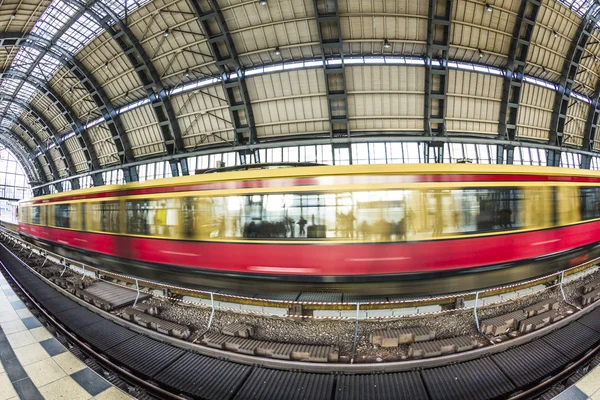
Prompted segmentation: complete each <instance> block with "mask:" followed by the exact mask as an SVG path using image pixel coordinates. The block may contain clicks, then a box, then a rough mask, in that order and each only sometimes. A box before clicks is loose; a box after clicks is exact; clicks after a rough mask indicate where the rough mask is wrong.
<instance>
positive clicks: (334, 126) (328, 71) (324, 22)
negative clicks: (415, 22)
mask: <svg viewBox="0 0 600 400" xmlns="http://www.w3.org/2000/svg"><path fill="white" fill-rule="evenodd" d="M313 4H314V7H315V16H316V20H317V31H318V32H319V43H320V45H321V60H322V61H323V72H324V73H325V89H326V93H327V110H328V112H329V136H330V137H331V139H334V138H348V139H349V138H350V119H349V117H348V91H347V89H346V69H345V64H344V48H343V42H342V28H341V24H340V14H339V10H338V3H337V0H313ZM328 57H336V58H340V59H341V63H340V64H330V63H328V62H327V58H328ZM340 146H343V144H342V143H339V144H338V145H337V148H340ZM346 147H347V148H348V155H349V159H350V163H352V147H351V146H350V143H349V141H348V143H347V145H346ZM332 156H333V163H334V164H335V162H336V160H335V152H333V155H332Z"/></svg>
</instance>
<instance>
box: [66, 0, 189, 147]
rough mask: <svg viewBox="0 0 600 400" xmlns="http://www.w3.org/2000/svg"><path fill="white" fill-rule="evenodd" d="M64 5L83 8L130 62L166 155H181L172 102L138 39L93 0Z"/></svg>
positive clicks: (102, 5)
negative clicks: (142, 90)
mask: <svg viewBox="0 0 600 400" xmlns="http://www.w3.org/2000/svg"><path fill="white" fill-rule="evenodd" d="M67 2H68V3H71V4H75V5H77V6H78V7H85V8H86V10H85V12H86V13H87V14H88V15H89V16H90V17H91V18H92V19H94V20H95V21H96V22H97V23H98V24H99V25H100V26H101V27H102V28H103V29H104V30H105V31H106V32H107V33H108V34H109V35H110V36H111V37H112V39H113V40H114V41H115V42H116V43H117V44H118V45H119V47H120V48H121V51H122V52H123V54H125V55H126V56H127V58H128V59H129V62H130V63H131V65H132V66H133V69H134V71H135V72H136V73H137V75H138V77H139V79H140V81H141V82H142V85H143V87H144V89H145V90H146V93H147V95H148V98H149V99H150V101H151V104H152V109H153V110H154V113H155V115H156V119H157V121H158V125H159V128H160V130H161V133H162V137H163V140H164V144H165V148H166V152H167V154H178V153H183V152H184V151H185V149H184V145H183V139H182V137H181V129H180V127H179V122H178V121H177V117H176V116H175V111H174V110H173V105H172V104H171V99H170V98H169V96H168V94H167V91H166V90H165V88H164V86H163V84H162V81H161V79H160V75H159V74H158V72H157V71H156V68H155V67H154V64H153V63H152V61H151V59H150V57H149V56H148V54H147V53H146V50H144V48H143V47H142V45H141V43H140V41H139V40H138V38H137V37H136V36H135V35H134V34H133V33H132V32H131V30H130V29H129V27H128V26H127V25H126V24H125V23H123V21H121V19H120V18H119V16H118V15H116V14H115V13H114V12H113V11H112V10H111V9H110V8H109V7H107V6H106V5H105V4H103V3H102V2H100V1H96V0H94V1H92V2H90V3H88V4H84V3H83V2H81V1H80V0H67ZM99 12H101V14H99Z"/></svg>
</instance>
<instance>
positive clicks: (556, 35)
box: [552, 29, 558, 39]
mask: <svg viewBox="0 0 600 400" xmlns="http://www.w3.org/2000/svg"><path fill="white" fill-rule="evenodd" d="M552 33H553V34H554V39H556V38H557V37H558V32H556V31H555V30H554V29H552Z"/></svg>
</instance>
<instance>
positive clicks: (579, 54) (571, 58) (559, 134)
mask: <svg viewBox="0 0 600 400" xmlns="http://www.w3.org/2000/svg"><path fill="white" fill-rule="evenodd" d="M599 18H600V4H598V3H596V2H594V3H593V4H592V5H591V6H590V8H589V10H588V12H587V13H586V15H585V16H584V18H583V20H582V21H581V24H580V25H579V27H578V28H577V33H576V34H575V37H574V38H573V42H572V43H571V46H570V47H569V52H568V53H567V58H566V59H565V63H564V66H563V70H562V73H561V76H560V86H559V90H558V92H557V93H556V97H555V100H554V108H553V111H552V119H551V122H550V135H549V136H550V137H549V142H550V144H551V145H554V146H556V147H557V148H558V149H557V150H554V151H551V152H549V153H548V166H555V167H558V166H560V158H561V150H560V148H561V147H562V145H563V136H564V130H565V123H566V120H567V113H568V110H569V101H570V100H571V91H572V89H573V84H574V83H575V79H576V77H577V73H578V69H579V63H580V62H581V60H582V59H583V56H584V54H585V48H586V46H587V44H588V41H589V39H590V37H591V36H592V33H593V31H594V28H595V26H596V23H597V22H598V19H599Z"/></svg>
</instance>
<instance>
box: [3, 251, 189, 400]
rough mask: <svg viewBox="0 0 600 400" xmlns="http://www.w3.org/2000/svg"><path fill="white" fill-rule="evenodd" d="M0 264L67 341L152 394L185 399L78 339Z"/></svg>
mask: <svg viewBox="0 0 600 400" xmlns="http://www.w3.org/2000/svg"><path fill="white" fill-rule="evenodd" d="M2 247H4V248H5V249H6V250H7V251H9V252H10V253H11V254H12V252H11V251H10V250H8V249H7V248H6V246H4V245H2ZM13 255H14V254H13ZM0 266H1V267H2V269H4V272H5V274H6V275H7V276H8V277H9V278H10V279H11V280H12V281H13V282H14V284H15V285H16V286H17V287H18V288H19V290H20V291H21V292H22V293H23V294H24V295H25V296H26V297H27V299H28V300H29V302H30V303H31V304H32V305H33V306H35V308H36V309H37V310H38V311H39V312H40V313H41V314H42V315H43V316H44V318H46V320H47V321H48V322H50V323H51V324H52V326H54V327H55V328H56V329H57V330H59V331H60V332H61V333H62V334H63V335H65V336H66V337H67V338H68V339H69V341H71V342H72V343H75V344H76V345H77V347H79V348H80V349H82V350H83V352H84V353H86V354H87V355H89V356H90V357H92V358H94V359H95V360H97V361H99V362H100V364H102V365H104V366H105V367H107V368H108V369H110V370H112V371H115V372H117V373H118V374H119V375H122V376H124V377H126V378H127V379H129V380H130V381H131V382H135V384H136V385H138V386H140V387H142V388H144V389H145V390H147V391H149V392H151V393H152V394H154V395H157V396H159V397H160V398H163V399H175V400H185V399H184V398H183V397H180V396H178V395H176V394H174V393H171V392H169V391H166V390H164V389H162V388H160V387H158V386H156V385H153V384H152V383H150V382H148V381H145V380H143V379H142V378H140V377H138V376H136V375H135V374H132V373H131V372H129V371H127V370H125V369H124V368H122V367H120V366H119V365H117V364H115V363H113V362H112V361H110V359H108V358H106V357H104V356H103V355H101V354H100V353H98V352H96V351H95V350H94V349H92V348H91V347H90V346H89V345H87V344H86V343H84V342H83V341H81V340H79V339H78V338H77V337H76V336H75V335H73V334H72V333H71V332H70V331H69V330H68V329H67V328H65V327H64V326H63V325H62V324H61V323H60V322H59V321H57V320H56V319H54V317H53V316H52V315H51V314H50V313H49V312H47V311H46V310H45V309H44V307H43V306H42V305H41V304H40V303H38V302H37V301H36V300H35V299H34V298H33V297H32V296H31V295H30V294H29V292H28V291H27V290H25V288H24V287H23V286H21V284H20V283H19V281H18V280H17V279H16V278H15V277H14V276H13V275H12V274H11V273H10V271H9V270H8V268H7V267H6V266H5V265H4V263H3V262H2V261H0Z"/></svg>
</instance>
